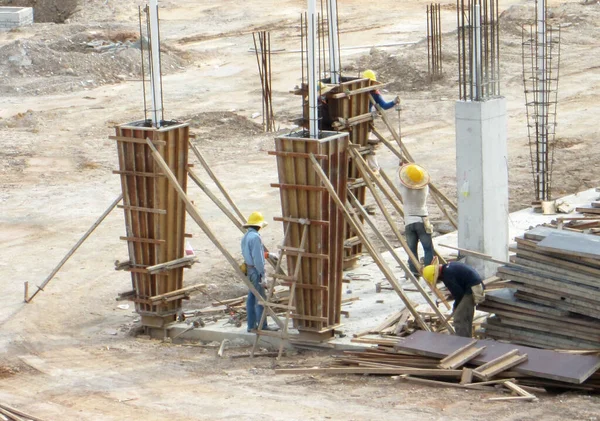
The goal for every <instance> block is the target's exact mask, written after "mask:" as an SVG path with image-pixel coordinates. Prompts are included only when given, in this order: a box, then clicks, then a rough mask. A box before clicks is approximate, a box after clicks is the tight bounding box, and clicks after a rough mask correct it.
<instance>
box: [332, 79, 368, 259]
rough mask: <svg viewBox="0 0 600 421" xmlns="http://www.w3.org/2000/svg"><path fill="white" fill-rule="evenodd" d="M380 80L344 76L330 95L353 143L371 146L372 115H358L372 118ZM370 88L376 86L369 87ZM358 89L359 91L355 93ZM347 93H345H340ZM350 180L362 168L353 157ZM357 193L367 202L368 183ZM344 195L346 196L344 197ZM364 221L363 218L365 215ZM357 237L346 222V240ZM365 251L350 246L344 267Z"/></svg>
mask: <svg viewBox="0 0 600 421" xmlns="http://www.w3.org/2000/svg"><path fill="white" fill-rule="evenodd" d="M378 85H379V83H377V82H373V81H371V80H369V79H362V78H348V77H344V78H342V83H340V84H339V85H338V86H336V87H335V88H334V89H332V90H331V91H330V93H329V94H328V95H327V97H328V98H327V104H328V107H329V115H330V116H331V118H332V119H333V120H334V121H341V122H345V123H344V125H343V129H342V130H343V131H347V132H348V133H349V137H350V142H351V143H353V144H355V145H360V146H367V145H368V141H369V133H370V125H371V121H372V119H371V118H365V119H358V121H356V122H352V121H353V119H357V118H358V117H368V115H369V104H370V96H371V92H372V91H374V90H376V89H377V86H378ZM368 88H372V89H371V90H369V89H368ZM355 92H358V93H355ZM343 93H346V95H344V96H341V97H340V95H336V94H343ZM347 167H348V182H349V183H353V182H355V181H356V180H357V179H359V178H360V173H359V171H358V167H357V166H356V165H355V164H354V163H353V162H352V159H349V162H348V166H347ZM353 190H354V195H355V196H356V198H357V199H358V200H359V201H360V203H361V204H363V205H364V204H365V200H366V194H367V189H366V187H365V186H361V187H356V188H354V189H353ZM341 197H344V196H341ZM361 220H362V217H361ZM355 236H356V233H354V232H353V231H352V229H351V228H350V225H346V236H345V240H348V239H351V238H353V237H355ZM362 251H363V247H362V244H356V245H353V246H352V247H348V248H346V250H345V253H344V268H351V267H353V266H355V265H356V262H357V260H358V258H359V257H360V256H361V254H362Z"/></svg>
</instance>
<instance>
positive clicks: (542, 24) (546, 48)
mask: <svg viewBox="0 0 600 421" xmlns="http://www.w3.org/2000/svg"><path fill="white" fill-rule="evenodd" d="M536 16H537V19H536V24H535V25H533V24H529V25H524V26H523V32H522V34H523V44H522V45H523V87H524V90H525V106H526V109H527V132H528V136H529V150H530V155H531V167H532V174H533V182H534V186H535V198H536V200H537V201H548V200H551V198H552V189H551V188H552V166H553V163H554V146H555V135H556V108H557V103H558V101H557V96H558V73H559V65H560V28H556V29H555V28H552V27H550V26H548V25H546V4H545V0H538V1H537V2H536Z"/></svg>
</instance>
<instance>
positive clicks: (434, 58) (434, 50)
mask: <svg viewBox="0 0 600 421" xmlns="http://www.w3.org/2000/svg"><path fill="white" fill-rule="evenodd" d="M427 71H428V73H429V77H430V79H431V80H434V79H438V78H440V77H441V76H442V18H441V9H440V4H439V3H437V4H434V3H431V4H430V5H428V6H427Z"/></svg>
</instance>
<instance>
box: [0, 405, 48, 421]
mask: <svg viewBox="0 0 600 421" xmlns="http://www.w3.org/2000/svg"><path fill="white" fill-rule="evenodd" d="M0 408H2V409H4V410H5V411H9V412H12V413H13V414H16V415H18V416H21V417H24V418H26V419H28V420H31V421H44V420H43V419H42V418H39V417H35V416H33V415H31V414H28V413H26V412H23V411H21V410H19V409H17V408H14V407H12V406H8V405H6V404H4V403H0Z"/></svg>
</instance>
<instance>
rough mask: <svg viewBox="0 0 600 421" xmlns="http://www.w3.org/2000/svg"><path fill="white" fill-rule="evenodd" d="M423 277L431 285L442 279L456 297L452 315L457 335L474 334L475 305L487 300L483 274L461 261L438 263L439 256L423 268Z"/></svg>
mask: <svg viewBox="0 0 600 421" xmlns="http://www.w3.org/2000/svg"><path fill="white" fill-rule="evenodd" d="M423 278H425V280H426V281H427V282H429V283H430V284H431V285H435V284H436V283H437V281H438V280H441V281H442V282H443V283H444V285H446V288H448V291H450V293H451V294H452V296H453V297H454V305H453V307H452V316H453V317H454V330H455V331H456V335H457V336H464V337H466V338H471V337H472V336H473V316H474V315H475V306H476V305H478V304H479V303H481V302H483V301H484V300H485V295H484V292H483V290H484V289H485V287H484V285H483V282H482V281H481V276H479V274H478V273H477V271H475V269H473V268H472V267H470V266H468V265H466V264H464V263H459V262H450V263H448V264H447V265H440V264H438V260H437V257H436V258H435V259H434V260H433V262H432V264H431V265H429V266H425V268H424V269H423Z"/></svg>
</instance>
